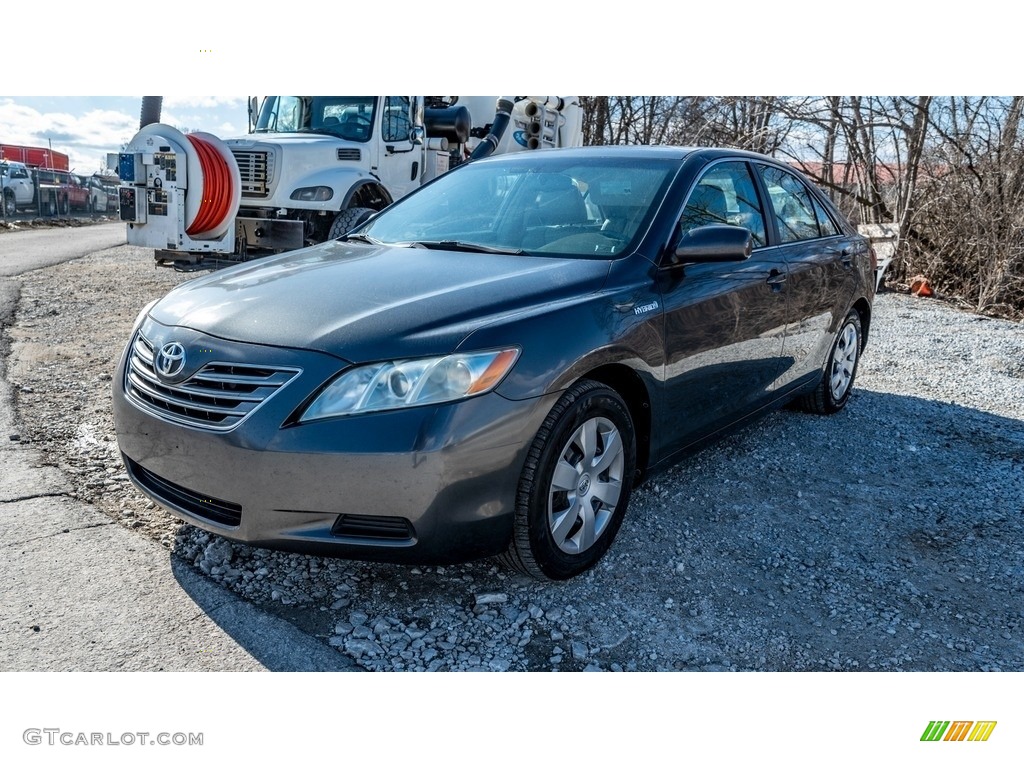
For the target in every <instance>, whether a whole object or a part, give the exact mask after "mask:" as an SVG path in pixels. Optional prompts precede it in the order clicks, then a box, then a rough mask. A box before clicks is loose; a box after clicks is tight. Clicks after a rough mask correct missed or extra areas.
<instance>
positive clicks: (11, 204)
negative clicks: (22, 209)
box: [4, 189, 18, 218]
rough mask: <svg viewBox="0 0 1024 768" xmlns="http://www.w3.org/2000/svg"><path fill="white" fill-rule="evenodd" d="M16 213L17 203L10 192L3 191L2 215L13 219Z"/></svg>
mask: <svg viewBox="0 0 1024 768" xmlns="http://www.w3.org/2000/svg"><path fill="white" fill-rule="evenodd" d="M17 213H18V201H17V200H16V199H15V197H14V193H13V192H11V190H9V189H8V190H4V215H5V216H7V217H8V218H13V217H14V216H16V215H17Z"/></svg>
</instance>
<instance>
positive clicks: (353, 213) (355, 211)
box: [327, 208, 376, 240]
mask: <svg viewBox="0 0 1024 768" xmlns="http://www.w3.org/2000/svg"><path fill="white" fill-rule="evenodd" d="M375 213H376V211H375V210H373V208H346V209H345V210H344V211H342V212H341V213H339V214H338V215H337V216H335V217H334V221H333V222H331V229H330V231H329V232H328V233H327V239H328V240H337V239H338V238H339V237H341V236H342V235H347V234H348V233H349V232H351V231H352V230H353V229H355V228H356V227H358V226H359V225H360V224H362V223H363V222H364V221H366V220H367V219H368V218H370V217H371V216H373V214H375Z"/></svg>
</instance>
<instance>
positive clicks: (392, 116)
mask: <svg viewBox="0 0 1024 768" xmlns="http://www.w3.org/2000/svg"><path fill="white" fill-rule="evenodd" d="M411 130H412V120H410V119H409V97H408V96H388V97H387V98H386V99H385V100H384V125H383V128H382V131H381V134H382V136H383V139H384V141H408V140H409V132H410V131H411Z"/></svg>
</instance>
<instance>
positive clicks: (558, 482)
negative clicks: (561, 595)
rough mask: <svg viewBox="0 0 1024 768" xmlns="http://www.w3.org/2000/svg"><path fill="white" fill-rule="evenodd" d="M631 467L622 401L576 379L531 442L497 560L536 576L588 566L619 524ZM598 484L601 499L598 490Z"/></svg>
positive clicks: (631, 438)
mask: <svg viewBox="0 0 1024 768" xmlns="http://www.w3.org/2000/svg"><path fill="white" fill-rule="evenodd" d="M635 469H636V437H635V431H634V428H633V419H632V417H631V416H630V414H629V409H628V408H627V407H626V404H625V402H623V400H622V398H621V397H620V396H619V394H618V393H617V392H615V391H614V390H612V389H609V388H608V387H606V386H604V385H603V384H599V383H598V382H595V381H590V380H587V379H584V380H582V381H580V382H577V383H576V384H575V385H573V386H572V387H571V388H570V389H568V390H567V391H566V392H565V394H564V395H562V397H561V398H560V399H559V400H558V402H557V403H555V406H554V407H553V408H552V409H551V412H550V413H549V414H548V416H547V418H546V419H545V420H544V423H543V424H542V425H541V428H540V430H539V431H538V432H537V436H536V437H535V438H534V440H533V443H532V444H531V446H530V450H529V453H528V454H527V457H526V462H525V463H524V465H523V471H522V474H521V475H520V479H519V487H518V489H517V492H516V507H515V513H514V518H513V534H512V543H511V545H510V546H509V549H508V551H507V552H506V553H505V554H504V555H502V556H501V560H502V562H503V563H505V564H506V565H509V566H511V567H512V568H515V569H516V570H519V571H522V572H523V573H525V574H528V575H530V576H533V577H535V578H538V579H542V580H548V579H550V580H563V579H569V578H571V577H573V576H576V575H578V574H580V573H582V572H583V571H586V570H587V569H588V568H591V567H592V566H593V565H594V564H596V563H597V561H598V560H600V559H601V557H602V556H603V555H604V553H605V552H606V551H607V550H608V547H609V546H610V545H611V543H612V540H613V539H614V538H615V534H616V533H618V530H619V527H620V526H621V525H622V521H623V519H624V517H625V514H626V507H627V506H628V505H629V497H630V494H631V493H632V485H633V474H634V471H635ZM602 486H604V487H603V489H602V490H603V491H604V493H605V494H606V497H605V498H604V500H602V499H601V498H600V497H599V496H598V495H597V491H598V489H599V488H601V487H602ZM588 492H589V495H588V496H586V497H582V495H583V494H587V493H588ZM581 497H582V498H581Z"/></svg>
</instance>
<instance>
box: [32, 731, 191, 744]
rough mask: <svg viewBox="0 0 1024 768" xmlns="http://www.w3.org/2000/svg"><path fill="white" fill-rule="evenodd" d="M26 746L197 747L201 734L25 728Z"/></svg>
mask: <svg viewBox="0 0 1024 768" xmlns="http://www.w3.org/2000/svg"><path fill="white" fill-rule="evenodd" d="M21 738H22V740H23V741H24V742H25V743H26V744H28V745H29V746H33V747H34V746H39V745H44V744H45V745H46V746H50V747H54V746H65V747H135V746H141V747H201V746H203V734H202V733H181V732H178V733H167V732H165V731H160V732H159V733H150V732H149V731H125V732H124V733H110V732H107V733H97V732H95V731H93V732H88V733H87V732H86V731H65V730H62V729H60V728H26V729H25V730H24V732H23V733H22V734H21Z"/></svg>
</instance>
